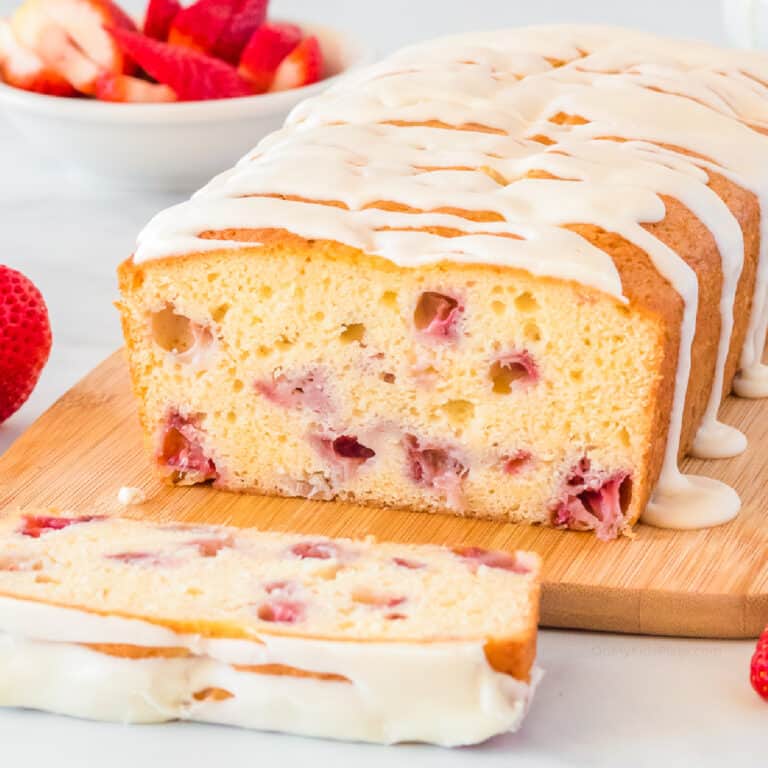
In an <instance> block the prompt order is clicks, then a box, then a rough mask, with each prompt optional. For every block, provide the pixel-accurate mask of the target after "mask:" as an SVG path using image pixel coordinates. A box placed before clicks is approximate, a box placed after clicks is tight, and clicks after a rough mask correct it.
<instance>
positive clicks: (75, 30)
mask: <svg viewBox="0 0 768 768" xmlns="http://www.w3.org/2000/svg"><path fill="white" fill-rule="evenodd" d="M11 26H12V28H13V32H14V34H15V35H16V37H17V38H18V40H19V42H21V43H22V44H23V45H25V46H27V47H28V48H31V49H32V50H33V51H34V52H35V53H37V55H38V56H40V58H41V59H42V60H43V62H44V63H45V64H46V65H47V66H48V67H50V68H51V69H53V70H54V71H56V72H57V73H58V74H59V75H61V76H62V77H64V78H66V79H67V80H68V81H69V82H70V83H71V84H72V86H74V87H75V88H76V89H77V90H78V91H80V92H81V93H85V94H89V95H90V94H93V92H94V89H95V87H96V80H97V79H98V78H99V76H100V75H101V74H102V73H103V72H112V73H114V74H121V73H126V74H129V73H130V72H131V71H132V66H133V65H132V63H131V62H130V61H129V60H128V59H127V58H126V57H125V55H124V54H123V52H122V51H121V50H120V48H119V47H118V46H117V45H116V44H115V43H114V41H113V40H112V38H111V36H110V35H108V34H107V33H106V31H105V29H104V27H105V26H110V27H114V28H119V29H124V30H135V29H136V25H135V24H134V23H133V21H132V20H131V18H130V17H129V16H127V15H126V14H125V12H124V11H123V10H122V9H121V8H120V7H119V6H117V5H116V4H115V3H113V2H111V0H27V1H26V2H25V3H24V4H23V5H22V6H20V7H19V8H18V9H17V11H16V13H15V14H14V15H13V18H12V20H11Z"/></svg>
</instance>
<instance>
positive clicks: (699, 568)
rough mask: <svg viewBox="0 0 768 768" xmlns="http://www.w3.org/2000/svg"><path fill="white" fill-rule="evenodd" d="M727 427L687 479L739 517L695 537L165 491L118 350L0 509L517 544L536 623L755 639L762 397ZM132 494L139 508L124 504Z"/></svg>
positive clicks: (767, 411) (4, 483)
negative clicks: (730, 446)
mask: <svg viewBox="0 0 768 768" xmlns="http://www.w3.org/2000/svg"><path fill="white" fill-rule="evenodd" d="M723 411H724V413H723V416H722V418H723V420H724V421H725V422H726V423H729V424H735V425H736V426H738V427H739V428H740V429H742V430H744V431H745V432H746V433H747V435H748V437H749V443H750V444H749V449H748V450H747V452H746V453H745V454H743V455H742V456H739V457H737V458H736V459H731V460H726V461H717V462H715V461H711V462H703V461H687V462H686V466H685V469H686V471H690V472H698V473H702V474H708V475H711V476H713V477H717V478H719V479H721V480H724V481H725V482H728V483H731V484H732V485H735V487H736V488H737V490H738V491H739V493H740V494H741V497H742V500H743V502H744V507H743V509H742V512H741V514H740V515H739V516H738V518H737V519H736V520H734V521H733V522H731V523H729V524H727V525H724V526H721V527H719V528H712V529H710V530H704V531H668V530H661V529H657V528H650V527H647V526H642V525H641V526H638V528H637V535H636V537H635V538H634V539H626V538H624V539H621V540H619V541H615V542H609V543H604V542H600V541H598V540H597V539H596V538H595V537H594V536H592V535H590V534H581V533H567V532H562V531H554V530H550V529H545V528H531V527H525V526H516V525H510V524H504V523H492V522H487V521H481V520H467V519H460V518H455V517H450V516H447V515H446V516H443V515H426V514H418V513H412V512H398V511H393V510H385V509H375V508H367V507H359V506H356V505H354V504H349V503H336V502H322V501H319V502H312V501H305V500H302V499H281V498H272V497H262V496H246V495H237V494H231V493H226V492H223V491H216V490H213V489H212V488H209V487H201V486H198V487H192V488H168V487H166V486H163V485H161V484H160V483H158V482H157V480H155V478H154V477H153V474H152V470H151V468H150V466H149V462H148V460H147V457H146V455H145V454H144V452H143V447H142V441H141V434H140V430H139V425H138V420H137V417H136V412H135V406H134V402H133V398H132V395H131V393H130V389H129V381H128V372H127V369H126V366H125V364H124V362H123V358H122V354H121V353H120V352H116V353H115V354H114V355H112V356H111V357H110V358H108V359H107V360H106V361H105V362H103V363H102V364H101V365H100V366H99V367H98V368H96V369H95V370H94V371H92V372H91V373H90V374H89V375H88V376H87V377H86V378H85V379H83V381H81V382H80V383H79V384H78V385H77V386H75V387H74V388H73V389H71V390H70V391H69V392H67V393H66V394H65V395H64V396H63V397H62V398H61V399H60V400H59V401H58V402H56V403H55V404H54V405H53V406H52V407H51V408H50V409H49V410H48V411H47V412H46V413H45V414H43V416H41V417H40V418H39V419H38V420H37V421H36V422H35V423H34V424H33V425H32V427H31V428H30V429H29V430H28V431H27V432H26V433H25V434H24V435H22V437H20V438H19V439H18V440H17V441H16V443H14V445H13V446H12V447H11V448H10V449H9V450H8V451H7V452H6V453H5V454H4V455H3V456H2V457H0V514H1V513H2V510H3V509H4V508H18V507H22V508H26V507H30V508H31V507H35V508H39V507H55V508H58V509H61V510H71V511H75V512H86V511H92V510H94V509H96V510H98V511H99V512H102V513H121V514H128V515H131V516H139V517H146V518H152V519H155V520H170V519H173V520H184V521H190V522H192V521H194V522H204V523H220V524H233V525H239V526H248V525H255V526H257V527H260V528H271V529H275V530H291V531H300V532H305V533H310V534H325V535H328V536H339V535H341V536H351V537H359V536H364V535H366V534H369V533H371V534H374V535H375V536H377V537H378V538H380V539H388V540H393V541H403V542H421V543H424V542H434V543H438V544H446V543H451V544H457V543H471V544H475V545H478V546H482V547H489V548H498V549H511V548H524V549H532V550H535V551H536V552H538V553H539V554H540V555H541V556H542V557H543V559H544V577H543V597H542V624H544V625H545V626H550V627H571V628H578V629H599V630H610V631H616V632H636V633H642V634H658V635H686V636H694V637H734V638H735V637H755V636H757V635H758V634H759V632H760V631H761V630H762V628H763V627H764V626H765V625H766V623H768V401H758V400H738V399H736V398H729V399H728V402H727V403H726V404H725V406H724V409H723ZM123 485H128V486H138V487H140V488H142V489H143V490H144V491H145V492H146V493H147V496H148V499H149V500H148V501H147V502H146V503H145V504H142V505H141V506H136V507H129V508H128V509H125V508H123V507H120V505H119V504H118V502H117V492H118V489H119V488H120V487H121V486H123Z"/></svg>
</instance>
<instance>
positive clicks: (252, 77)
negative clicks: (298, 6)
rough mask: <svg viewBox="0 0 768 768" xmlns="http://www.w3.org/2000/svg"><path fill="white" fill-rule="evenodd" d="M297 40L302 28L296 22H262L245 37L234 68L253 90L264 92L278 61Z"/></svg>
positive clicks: (293, 47) (279, 61) (293, 46)
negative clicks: (236, 67)
mask: <svg viewBox="0 0 768 768" xmlns="http://www.w3.org/2000/svg"><path fill="white" fill-rule="evenodd" d="M300 42H301V30H300V29H299V28H298V27H297V26H296V25H295V24H262V25H261V26H260V27H259V28H258V29H257V30H256V31H255V32H254V33H253V35H252V36H251V39H250V40H249V41H248V45H247V46H246V47H245V50H244V51H243V55H242V57H241V58H240V66H239V67H238V70H237V71H238V72H239V73H240V74H241V75H242V76H243V77H244V78H245V79H246V80H248V81H249V82H250V83H252V84H253V87H254V89H255V90H256V93H264V92H266V91H268V90H269V87H270V85H272V81H273V79H274V77H275V73H276V72H277V69H278V67H279V66H280V63H281V62H282V61H283V60H284V59H285V57H286V56H287V55H288V54H289V53H290V52H291V51H292V50H294V49H295V48H296V46H297V45H298V44H299V43H300Z"/></svg>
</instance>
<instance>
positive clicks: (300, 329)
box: [121, 232, 664, 538]
mask: <svg viewBox="0 0 768 768" xmlns="http://www.w3.org/2000/svg"><path fill="white" fill-rule="evenodd" d="M258 239H260V240H262V241H265V244H264V245H261V246H258V247H257V246H254V248H253V249H252V250H245V251H238V252H236V253H231V252H230V253H211V254H205V255H199V256H195V257H189V258H184V259H172V260H165V261H159V262H151V263H149V264H144V265H136V266H134V265H133V264H131V263H130V262H128V263H126V264H125V265H124V266H123V267H122V269H121V290H122V296H123V298H122V303H121V308H122V312H123V323H124V329H125V334H126V338H127V340H128V356H129V360H130V365H131V370H132V372H133V381H134V386H135V388H136V392H137V394H138V396H139V402H140V404H141V418H142V423H143V425H144V429H145V432H146V435H147V441H148V443H149V447H150V450H151V452H152V455H153V457H154V460H155V462H156V464H157V467H158V470H159V472H160V473H161V475H162V476H163V477H164V478H165V479H167V480H168V481H169V482H173V483H179V484H189V483H197V482H207V481H213V482H214V484H215V485H216V486H217V487H221V488H226V489H231V490H239V491H253V492H259V493H268V494H279V495H287V496H307V497H309V498H316V499H331V498H341V499H349V500H354V501H357V502H361V503H368V504H379V505H387V506H393V507H402V508H407V509H414V510H423V511H430V512H439V511H450V512H453V513H458V514H462V515H470V516H478V517H486V518H493V519H499V520H509V521H526V522H530V523H543V524H548V525H555V526H558V527H568V528H573V529H577V530H595V531H597V534H598V535H599V536H601V537H602V538H612V537H614V536H616V535H617V533H618V532H619V531H621V530H623V529H624V528H625V527H626V526H628V525H629V524H630V523H631V522H632V521H634V520H635V519H636V518H637V516H638V514H639V513H640V511H641V509H642V508H643V506H644V504H645V501H646V500H647V498H648V493H649V487H650V485H651V484H652V482H653V477H652V476H651V475H652V473H653V468H652V467H651V464H650V460H649V445H650V444H651V442H652V432H653V425H654V418H655V416H656V409H657V408H658V407H659V405H658V397H659V380H660V371H661V367H662V363H663V359H664V344H663V343H662V342H661V341H660V339H661V336H662V335H663V327H661V325H660V323H659V321H658V319H656V318H654V317H653V316H650V315H644V314H642V313H641V312H637V311H630V310H629V309H628V308H627V306H625V305H624V304H623V303H621V302H620V301H618V300H616V299H614V298H612V297H609V296H606V295H605V294H602V293H600V292H599V291H594V290H589V289H586V288H584V287H583V286H579V285H577V284H575V283H568V282H564V281H556V280H543V279H537V278H534V277H532V276H531V275H529V274H527V273H525V272H523V271H520V270H510V269H502V268H496V267H490V266H488V267H486V266H467V265H455V264H442V265H439V266H430V267H423V268H408V269H404V268H398V267H396V266H394V265H392V264H390V263H388V262H386V261H384V260H382V259H377V258H374V257H366V256H363V255H362V254H359V253H356V252H354V251H352V250H351V249H348V248H344V247H341V246H338V245H334V244H331V243H323V242H315V243H310V242H306V241H302V240H300V239H299V238H291V237H288V236H285V235H283V236H274V235H273V236H271V237H270V233H267V232H263V233H259V234H258Z"/></svg>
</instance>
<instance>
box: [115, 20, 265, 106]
mask: <svg viewBox="0 0 768 768" xmlns="http://www.w3.org/2000/svg"><path fill="white" fill-rule="evenodd" d="M108 31H109V33H110V34H111V35H112V37H113V38H114V39H115V41H116V42H117V44H118V45H119V46H120V48H121V49H122V50H123V52H124V53H125V54H126V55H128V56H130V57H131V58H132V59H133V60H134V61H135V62H136V63H137V64H138V65H139V66H140V67H141V68H142V69H143V70H144V71H145V72H146V73H147V74H148V75H150V76H151V77H153V78H154V79H155V80H157V81H158V82H160V83H163V84H164V85H167V86H169V87H170V88H172V89H173V90H174V91H175V93H176V95H177V96H178V98H179V100H180V101H197V100H203V99H226V98H232V97H235V96H250V95H252V94H253V89H252V88H251V87H250V85H249V84H248V83H247V82H246V81H245V80H243V78H242V77H240V75H238V73H237V70H236V69H235V68H234V67H231V66H230V65H229V64H226V63H225V62H223V61H219V60H218V59H214V58H213V57H212V56H206V55H205V54H203V53H199V52H198V51H193V50H189V49H185V48H182V47H180V46H175V45H170V44H168V43H161V42H159V41H157V40H152V39H150V38H148V37H145V36H144V35H141V34H138V33H136V32H130V31H128V30H124V29H118V28H114V27H108Z"/></svg>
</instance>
